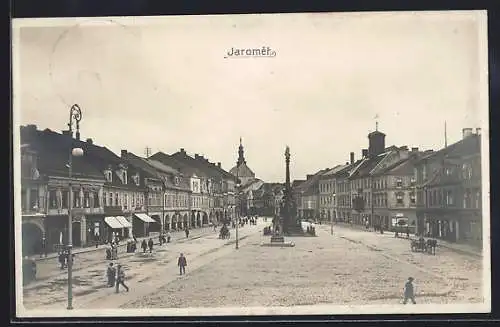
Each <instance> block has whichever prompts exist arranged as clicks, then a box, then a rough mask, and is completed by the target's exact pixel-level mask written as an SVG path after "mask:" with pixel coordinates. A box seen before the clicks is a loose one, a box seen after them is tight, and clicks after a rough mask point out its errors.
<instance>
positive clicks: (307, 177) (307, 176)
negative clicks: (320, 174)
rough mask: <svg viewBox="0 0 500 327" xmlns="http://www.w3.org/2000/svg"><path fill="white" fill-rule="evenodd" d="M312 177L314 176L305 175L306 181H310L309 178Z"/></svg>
mask: <svg viewBox="0 0 500 327" xmlns="http://www.w3.org/2000/svg"><path fill="white" fill-rule="evenodd" d="M313 176H314V175H309V174H307V175H306V180H310V179H311V177H313Z"/></svg>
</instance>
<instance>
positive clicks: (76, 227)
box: [71, 221, 82, 246]
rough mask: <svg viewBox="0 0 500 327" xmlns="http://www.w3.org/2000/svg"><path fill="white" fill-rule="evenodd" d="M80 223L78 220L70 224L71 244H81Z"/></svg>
mask: <svg viewBox="0 0 500 327" xmlns="http://www.w3.org/2000/svg"><path fill="white" fill-rule="evenodd" d="M81 228H82V225H81V223H80V222H79V221H74V222H73V224H71V229H72V234H73V235H72V236H73V240H72V241H73V246H82V234H81V230H82V229H81Z"/></svg>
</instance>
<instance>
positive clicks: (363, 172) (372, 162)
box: [349, 153, 388, 179]
mask: <svg viewBox="0 0 500 327" xmlns="http://www.w3.org/2000/svg"><path fill="white" fill-rule="evenodd" d="M387 154H388V153H383V154H381V155H378V156H376V157H373V158H365V159H363V161H362V162H361V164H360V165H359V166H357V168H356V169H355V170H354V171H353V172H351V174H350V176H349V178H351V179H355V178H362V177H365V176H368V175H369V174H370V172H371V170H372V169H373V168H374V167H375V166H376V165H377V164H378V163H379V162H380V161H382V159H384V157H385V156H386V155H387Z"/></svg>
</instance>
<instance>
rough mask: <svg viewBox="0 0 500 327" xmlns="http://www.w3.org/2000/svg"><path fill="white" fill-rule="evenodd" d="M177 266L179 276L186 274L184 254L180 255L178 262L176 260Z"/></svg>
mask: <svg viewBox="0 0 500 327" xmlns="http://www.w3.org/2000/svg"><path fill="white" fill-rule="evenodd" d="M177 265H178V266H179V272H180V275H185V274H186V266H187V260H186V257H185V256H184V254H182V253H181V255H180V256H179V260H177Z"/></svg>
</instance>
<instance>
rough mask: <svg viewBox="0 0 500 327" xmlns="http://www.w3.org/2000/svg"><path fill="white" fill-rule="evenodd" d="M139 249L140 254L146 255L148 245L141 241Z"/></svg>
mask: <svg viewBox="0 0 500 327" xmlns="http://www.w3.org/2000/svg"><path fill="white" fill-rule="evenodd" d="M141 248H142V253H146V250H147V248H148V243H146V240H145V239H144V240H142V242H141Z"/></svg>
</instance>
